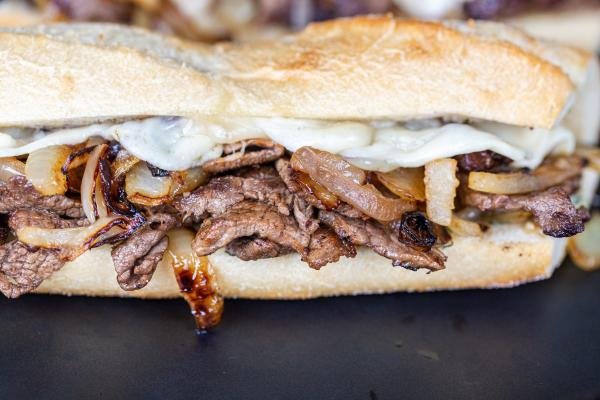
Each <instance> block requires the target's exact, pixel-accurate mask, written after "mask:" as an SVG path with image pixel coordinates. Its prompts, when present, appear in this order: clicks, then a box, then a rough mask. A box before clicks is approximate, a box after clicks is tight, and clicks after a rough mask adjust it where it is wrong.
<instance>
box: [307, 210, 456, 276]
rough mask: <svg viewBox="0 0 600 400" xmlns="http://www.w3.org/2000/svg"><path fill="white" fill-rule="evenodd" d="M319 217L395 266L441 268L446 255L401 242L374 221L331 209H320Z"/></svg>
mask: <svg viewBox="0 0 600 400" xmlns="http://www.w3.org/2000/svg"><path fill="white" fill-rule="evenodd" d="M319 219H320V220H321V221H323V222H324V223H325V224H327V225H329V226H330V227H331V228H332V229H333V230H334V231H335V233H336V234H337V235H338V236H339V237H340V238H342V239H345V240H348V241H350V242H351V243H352V244H354V245H355V246H367V247H370V248H371V249H373V251H375V252H376V253H377V254H380V255H382V256H383V257H386V258H389V259H390V260H392V264H393V265H394V266H401V267H404V268H408V269H413V270H414V269H418V268H427V269H429V270H432V271H437V270H440V269H443V268H444V261H445V260H446V257H445V256H444V255H443V254H442V253H440V252H439V251H438V250H436V249H431V250H424V249H416V248H414V247H411V246H408V245H405V244H403V243H400V242H399V241H398V239H397V238H396V237H394V235H393V233H392V232H391V231H388V230H386V229H385V227H384V226H383V225H381V224H380V223H378V222H376V221H373V220H363V219H357V218H348V217H345V216H343V215H340V214H338V213H336V212H333V211H324V210H321V211H320V212H319Z"/></svg>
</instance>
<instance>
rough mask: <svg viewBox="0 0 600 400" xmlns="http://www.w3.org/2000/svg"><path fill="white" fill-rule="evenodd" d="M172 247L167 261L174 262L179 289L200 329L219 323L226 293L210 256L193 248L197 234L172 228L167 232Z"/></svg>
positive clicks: (168, 252)
mask: <svg viewBox="0 0 600 400" xmlns="http://www.w3.org/2000/svg"><path fill="white" fill-rule="evenodd" d="M167 236H168V237H169V247H168V248H167V251H166V252H165V258H164V260H165V261H166V262H167V263H168V264H170V265H171V267H172V268H173V272H174V273H175V277H176V279H177V283H178V285H179V289H180V291H181V293H182V294H183V297H184V298H185V300H186V301H187V303H188V304H189V306H190V309H191V311H192V315H193V316H194V318H195V319H196V325H197V326H198V329H200V330H206V329H208V328H211V327H213V326H215V325H217V324H218V323H219V321H220V320H221V315H222V313H223V296H221V295H220V294H219V290H218V285H217V281H216V279H215V277H214V272H213V270H212V267H211V265H210V263H209V262H208V258H207V257H199V256H197V255H196V253H194V251H193V250H192V241H193V240H194V234H193V233H192V232H190V231H189V230H187V229H173V230H171V231H169V232H168V233H167Z"/></svg>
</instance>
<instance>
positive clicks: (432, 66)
mask: <svg viewBox="0 0 600 400" xmlns="http://www.w3.org/2000/svg"><path fill="white" fill-rule="evenodd" d="M0 54H1V55H2V56H1V57H2V62H1V63H0V125H1V126H10V125H13V126H14V125H17V126H21V125H39V124H43V125H61V124H64V123H65V122H68V123H74V124H75V123H81V122H84V121H92V120H99V119H106V118H121V117H130V116H143V115H183V116H194V115H209V114H219V115H230V116H282V117H294V118H315V119H352V120H354V119H397V120H409V119H417V118H423V117H432V116H447V115H450V116H455V115H458V116H463V117H468V118H480V119H486V120H494V121H499V122H504V123H509V124H515V125H522V126H535V127H545V128H549V127H551V126H553V125H554V124H555V123H556V122H557V120H558V119H559V118H560V116H561V115H562V112H563V109H564V108H565V107H566V105H567V104H569V101H570V98H571V96H572V95H573V94H574V88H575V86H576V85H577V84H579V83H580V82H583V81H584V79H585V78H584V74H585V69H586V66H587V64H588V62H589V60H590V59H591V56H590V55H589V54H587V53H584V52H580V51H575V50H572V49H569V48H566V47H562V46H558V45H554V44H553V45H550V44H547V43H542V42H538V41H535V40H533V39H531V38H528V37H527V36H525V35H523V34H521V33H520V32H516V31H515V30H514V29H513V28H509V27H507V26H504V25H499V24H486V23H477V24H475V23H466V24H460V23H448V24H441V23H434V22H420V21H409V20H399V19H395V18H392V17H389V16H377V17H374V16H369V17H359V18H352V19H341V20H335V21H330V22H324V23H318V24H313V25H310V26H309V27H308V28H307V29H306V30H304V31H303V32H300V33H298V34H295V35H290V36H286V37H283V38H281V39H279V40H275V41H265V42H260V43H252V44H219V45H215V46H206V45H196V44H191V43H186V42H183V41H179V40H176V39H173V38H163V37H160V36H158V35H156V34H152V33H149V32H146V31H143V30H140V29H132V28H125V27H118V26H115V25H98V24H79V25H68V24H64V25H53V26H46V27H37V28H20V29H14V28H13V29H4V30H0Z"/></svg>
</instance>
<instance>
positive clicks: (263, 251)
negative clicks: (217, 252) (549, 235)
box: [225, 237, 293, 261]
mask: <svg viewBox="0 0 600 400" xmlns="http://www.w3.org/2000/svg"><path fill="white" fill-rule="evenodd" d="M225 251H226V252H227V254H229V255H231V256H235V257H237V258H239V259H241V260H244V261H252V260H260V259H262V258H273V257H279V256H282V255H284V254H288V253H291V252H292V251H293V250H292V249H290V248H288V247H284V246H281V245H279V244H277V243H275V242H272V241H270V240H267V239H262V238H259V237H241V238H239V239H235V240H234V241H232V242H231V243H229V244H228V245H227V247H226V250H225Z"/></svg>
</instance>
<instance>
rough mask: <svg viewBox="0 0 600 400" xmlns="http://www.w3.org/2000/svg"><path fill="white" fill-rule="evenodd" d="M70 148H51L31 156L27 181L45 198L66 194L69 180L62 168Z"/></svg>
mask: <svg viewBox="0 0 600 400" xmlns="http://www.w3.org/2000/svg"><path fill="white" fill-rule="evenodd" d="M70 153H71V149H70V148H69V146H65V145H62V146H49V147H45V148H43V149H40V150H36V151H34V152H33V153H31V154H29V157H27V162H26V163H25V174H26V175H27V180H29V182H31V184H32V185H33V187H35V189H36V190H37V191H38V192H40V193H41V194H43V195H44V196H52V195H55V194H64V193H65V192H66V191H67V178H66V176H65V175H64V174H63V173H62V166H63V164H64V163H65V161H66V160H67V159H68V157H69V154H70Z"/></svg>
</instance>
